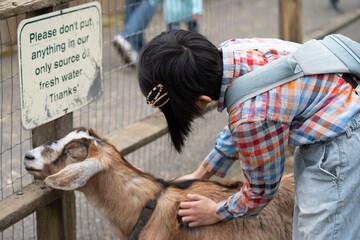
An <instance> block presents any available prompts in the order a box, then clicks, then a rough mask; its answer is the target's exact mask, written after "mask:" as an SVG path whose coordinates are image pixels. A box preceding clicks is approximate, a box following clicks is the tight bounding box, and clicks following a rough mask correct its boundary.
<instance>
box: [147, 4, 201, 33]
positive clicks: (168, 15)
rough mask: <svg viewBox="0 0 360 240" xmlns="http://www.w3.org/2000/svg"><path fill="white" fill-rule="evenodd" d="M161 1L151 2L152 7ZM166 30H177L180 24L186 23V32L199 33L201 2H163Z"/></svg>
mask: <svg viewBox="0 0 360 240" xmlns="http://www.w3.org/2000/svg"><path fill="white" fill-rule="evenodd" d="M161 2H162V0H151V4H152V5H159V4H161ZM163 2H164V6H163V7H164V15H165V20H166V24H167V30H178V29H179V25H180V23H186V24H187V27H188V30H189V31H192V32H199V23H198V21H199V19H200V15H202V12H203V2H202V0H163Z"/></svg>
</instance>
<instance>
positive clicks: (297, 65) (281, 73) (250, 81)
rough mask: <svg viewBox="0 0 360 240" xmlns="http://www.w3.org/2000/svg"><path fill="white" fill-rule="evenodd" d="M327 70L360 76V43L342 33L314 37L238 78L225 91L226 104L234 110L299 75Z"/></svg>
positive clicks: (321, 72) (324, 72) (320, 72)
mask: <svg viewBox="0 0 360 240" xmlns="http://www.w3.org/2000/svg"><path fill="white" fill-rule="evenodd" d="M326 73H350V74H353V75H356V76H357V77H359V78H360V44H359V43H357V42H355V41H353V40H351V39H349V38H347V37H345V36H343V35H340V34H333V35H329V36H326V37H325V38H324V39H323V40H314V39H313V40H310V41H308V42H306V43H304V44H303V45H301V46H300V47H299V48H298V49H297V50H296V51H295V52H293V53H292V54H289V55H287V56H285V57H282V58H279V59H277V60H274V61H273V62H271V63H269V64H266V65H264V66H261V67H258V68H257V69H255V70H254V71H252V72H249V73H247V74H245V75H243V76H240V77H238V78H236V79H234V80H233V83H232V85H231V86H230V87H229V89H228V90H227V91H226V93H225V105H226V107H227V109H228V111H230V110H231V109H232V108H233V107H235V106H238V105H239V104H240V103H243V102H244V101H246V100H248V99H250V98H253V97H255V96H257V95H259V94H262V93H264V92H266V91H269V90H271V89H273V88H275V87H277V86H280V85H283V84H285V83H288V82H290V81H293V80H295V79H297V78H299V77H303V76H305V75H314V74H326ZM352 85H353V84H352ZM353 86H354V85H353ZM355 87H356V86H355ZM356 90H358V89H356Z"/></svg>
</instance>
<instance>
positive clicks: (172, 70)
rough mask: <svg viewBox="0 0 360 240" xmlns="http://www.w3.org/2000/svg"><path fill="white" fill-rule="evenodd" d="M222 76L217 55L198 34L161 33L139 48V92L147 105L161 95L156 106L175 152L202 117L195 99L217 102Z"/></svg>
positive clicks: (211, 45)
mask: <svg viewBox="0 0 360 240" xmlns="http://www.w3.org/2000/svg"><path fill="white" fill-rule="evenodd" d="M222 74H223V69H222V59H221V53H220V52H219V50H218V49H217V48H216V46H215V45H214V44H212V43H211V42H210V41H209V40H208V39H207V38H206V37H204V36H203V35H201V34H199V33H195V32H190V31H184V30H174V31H168V32H163V33H161V34H160V35H158V36H156V37H155V38H154V39H152V40H151V41H150V42H149V43H148V44H146V46H145V47H144V48H143V50H142V52H141V54H140V58H139V63H138V80H139V85H140V89H141V91H142V93H143V94H144V96H146V97H147V101H148V103H153V102H154V101H153V99H152V98H157V97H159V96H162V97H161V98H162V99H159V101H160V100H161V102H160V103H156V104H157V106H160V110H161V111H162V112H163V113H164V115H165V118H166V121H167V124H168V130H169V133H170V136H171V140H172V143H173V145H174V147H175V149H176V150H177V151H178V152H181V148H182V147H183V145H184V140H185V139H186V137H187V136H188V134H189V132H190V131H191V123H192V121H193V120H194V118H195V117H196V116H201V114H202V113H201V109H200V108H199V107H198V106H197V105H196V100H197V99H198V98H199V96H201V95H206V96H209V97H210V98H211V99H212V100H218V99H219V93H220V86H221V79H222ZM156 86H161V89H160V90H159V89H157V87H156ZM149 93H150V94H149ZM165 93H167V94H166V95H164V96H163V94H165ZM155 100H156V99H155ZM166 101H167V102H166ZM164 103H165V104H164ZM153 105H154V104H153Z"/></svg>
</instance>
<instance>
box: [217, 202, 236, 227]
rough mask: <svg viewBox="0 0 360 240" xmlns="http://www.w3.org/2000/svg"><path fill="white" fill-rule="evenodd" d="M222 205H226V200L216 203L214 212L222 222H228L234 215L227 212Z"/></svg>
mask: <svg viewBox="0 0 360 240" xmlns="http://www.w3.org/2000/svg"><path fill="white" fill-rule="evenodd" d="M224 205H226V200H224V201H221V202H220V203H219V204H218V208H217V211H216V213H217V214H218V215H219V216H220V218H221V219H222V221H223V222H228V221H231V220H233V219H234V218H235V217H234V216H233V215H232V214H231V213H230V212H228V210H227V209H226V207H224Z"/></svg>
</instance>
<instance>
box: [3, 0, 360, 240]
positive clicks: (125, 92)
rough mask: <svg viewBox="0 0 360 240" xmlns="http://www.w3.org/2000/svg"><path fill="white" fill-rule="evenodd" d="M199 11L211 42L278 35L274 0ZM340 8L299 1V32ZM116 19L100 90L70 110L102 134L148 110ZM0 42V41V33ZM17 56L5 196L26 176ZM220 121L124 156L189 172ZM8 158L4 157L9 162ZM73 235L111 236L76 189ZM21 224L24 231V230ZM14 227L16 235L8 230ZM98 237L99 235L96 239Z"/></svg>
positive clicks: (10, 75)
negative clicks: (117, 42)
mask: <svg viewBox="0 0 360 240" xmlns="http://www.w3.org/2000/svg"><path fill="white" fill-rule="evenodd" d="M204 2H205V11H204V16H203V17H202V19H201V22H200V27H201V32H202V33H203V34H204V35H206V36H207V37H208V38H209V39H210V40H211V41H213V42H214V43H215V44H219V43H220V42H222V41H224V40H226V39H229V38H233V37H255V36H256V37H277V36H278V35H277V33H278V23H277V21H278V20H277V16H278V5H277V4H278V1H277V0H268V1H263V0H253V1H246V0H222V1H218V0H204ZM340 7H341V8H342V10H343V11H344V13H343V14H346V13H347V12H349V11H351V10H353V9H355V8H359V7H360V1H359V0H346V1H340ZM339 14H340V13H337V12H335V11H333V10H332V9H331V8H330V7H329V3H328V0H317V1H313V0H303V30H304V35H306V33H307V32H309V31H312V30H314V29H316V28H318V27H320V26H324V25H326V24H327V23H328V22H329V20H330V19H332V18H334V17H336V16H339ZM121 25H122V24H121V22H120V21H117V22H115V24H114V25H111V27H108V28H104V30H103V42H104V51H103V53H104V81H105V95H104V97H103V98H102V99H101V100H99V101H98V102H97V103H94V104H91V105H90V106H88V107H85V108H84V109H82V110H80V111H76V112H75V113H74V116H75V118H74V126H79V125H82V126H87V127H94V128H95V129H96V130H98V131H100V132H103V133H107V132H110V131H111V130H113V129H116V128H119V127H122V126H125V125H127V124H129V123H131V122H134V121H137V120H139V119H141V118H143V117H146V116H147V115H149V114H151V113H152V109H151V108H149V107H148V106H145V104H144V101H143V97H142V95H141V94H140V93H139V91H138V86H137V81H136V69H134V68H131V67H126V66H124V62H123V60H122V59H121V58H120V57H119V55H118V54H117V52H116V51H114V48H113V46H112V44H111V40H112V38H113V36H114V35H115V34H116V33H117V32H118V31H119V30H120V29H121ZM359 29H360V21H356V22H354V23H353V24H351V25H349V26H348V27H346V28H344V29H342V30H341V31H339V33H342V34H344V35H347V36H349V37H351V38H353V39H354V40H357V41H359V42H360V31H359ZM163 30H165V24H164V22H163V17H162V15H161V13H158V14H157V15H156V16H155V17H154V18H153V20H152V22H151V24H150V26H149V28H148V29H147V32H146V37H147V39H150V38H152V37H153V36H155V35H157V34H158V33H160V32H161V31H163ZM0 40H1V39H0ZM17 68H18V66H17V56H16V55H13V56H10V57H6V58H2V59H1V66H0V70H1V73H0V76H1V82H0V95H1V97H0V113H1V114H0V116H1V118H0V130H1V133H0V147H1V156H0V164H1V168H0V169H1V179H0V180H1V181H0V183H1V186H0V187H1V194H2V196H3V197H4V196H7V195H8V194H11V193H12V192H14V191H16V190H17V189H20V188H21V186H23V185H26V184H27V183H28V182H30V181H31V178H30V177H29V176H28V175H26V174H25V172H24V170H23V167H22V156H23V154H24V152H25V151H26V150H28V149H29V148H30V136H29V132H27V131H24V130H23V129H22V127H21V124H20V111H19V108H20V104H19V94H18V93H19V84H18V74H17V73H18V69H17ZM225 124H226V114H225V113H223V114H218V113H217V112H216V111H213V112H211V113H209V114H207V115H206V116H205V120H203V119H201V120H199V121H196V123H195V128H194V131H193V134H192V135H191V136H190V138H189V141H188V142H187V145H186V148H185V149H184V152H183V154H181V155H178V154H176V153H174V151H169V149H170V144H169V139H168V137H167V136H164V137H162V138H160V139H159V140H158V141H156V142H154V143H153V144H149V145H148V146H146V147H144V148H143V149H142V150H140V151H138V152H136V153H133V154H129V156H127V158H128V160H129V161H130V162H132V163H134V164H135V165H136V166H139V167H141V168H143V169H146V170H147V171H150V172H152V173H154V174H156V175H157V176H160V177H164V178H172V177H179V176H181V175H183V174H185V173H189V172H191V171H193V170H194V169H195V168H196V167H197V166H198V164H200V162H201V160H202V159H203V158H204V157H205V156H206V154H207V153H208V152H209V151H210V149H211V148H212V145H213V142H214V140H213V139H215V137H216V135H217V133H218V132H219V131H221V129H222V127H223V126H224V125H225ZM11 159H12V160H13V161H10V160H11ZM234 165H235V166H234V167H233V168H232V169H231V170H230V172H229V174H228V178H239V177H241V176H242V174H241V171H240V169H239V164H234ZM285 171H286V172H291V171H292V158H291V157H289V158H288V161H287V164H286V170H285ZM77 204H78V212H77V215H78V220H77V222H78V225H79V228H78V236H79V237H78V238H79V239H112V238H114V237H113V236H112V235H111V234H109V233H108V229H107V227H106V224H105V223H104V221H103V219H102V218H101V217H99V214H98V213H96V211H94V210H93V209H92V208H91V207H90V206H89V205H88V204H87V202H86V201H85V200H84V199H83V197H82V196H81V195H77ZM32 222H33V216H30V217H29V218H27V219H26V221H23V222H21V223H20V224H17V225H16V227H14V228H11V229H9V231H6V232H5V233H3V235H2V239H31V238H32V236H33V235H34V233H33V224H32ZM24 229H25V230H24ZM14 232H18V233H19V234H20V235H13V233H14ZM100 236H101V237H100ZM103 236H104V237H103Z"/></svg>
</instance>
